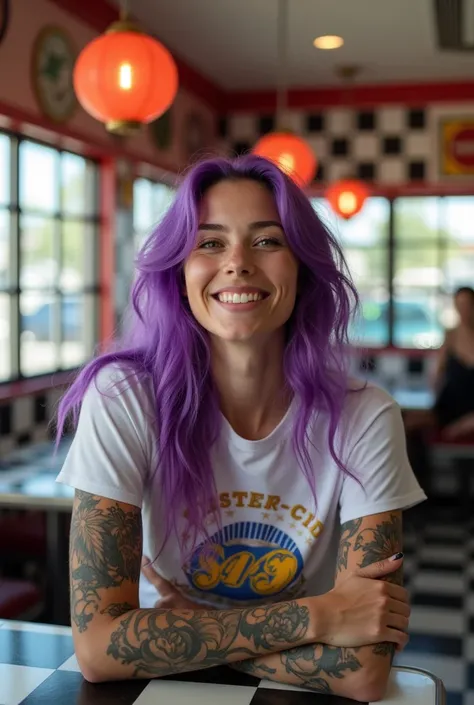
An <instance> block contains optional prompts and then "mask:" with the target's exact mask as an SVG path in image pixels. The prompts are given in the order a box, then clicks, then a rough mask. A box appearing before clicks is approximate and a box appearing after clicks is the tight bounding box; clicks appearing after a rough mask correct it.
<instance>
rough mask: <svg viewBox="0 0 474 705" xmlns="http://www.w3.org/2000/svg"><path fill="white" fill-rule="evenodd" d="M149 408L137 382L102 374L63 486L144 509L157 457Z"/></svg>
mask: <svg viewBox="0 0 474 705" xmlns="http://www.w3.org/2000/svg"><path fill="white" fill-rule="evenodd" d="M146 408H147V399H146V395H145V393H144V391H143V390H141V387H140V385H139V384H138V382H136V380H134V379H132V378H130V376H129V377H128V379H126V378H125V376H124V374H123V373H120V372H117V370H116V369H114V368H112V369H111V368H110V367H109V368H104V369H103V370H101V371H100V372H99V374H98V375H97V378H96V380H95V381H93V382H91V384H90V385H89V388H88V389H87V391H86V393H85V396H84V399H83V402H82V406H81V411H80V415H79V422H78V426H77V429H76V433H75V436H74V440H73V442H72V444H71V448H70V450H69V453H68V455H67V457H66V460H65V463H64V465H63V467H62V470H61V472H60V473H59V475H58V477H57V482H61V483H63V484H66V485H70V486H72V487H74V488H75V489H78V490H82V491H83V492H89V493H91V494H96V495H100V496H103V497H107V498H109V499H114V500H117V501H119V502H126V503H127V504H133V505H134V506H137V507H139V508H141V506H142V501H143V494H144V487H145V484H146V480H147V475H148V472H149V466H150V460H149V458H150V457H151V456H150V448H149V445H150V441H149V438H148V436H147V431H146Z"/></svg>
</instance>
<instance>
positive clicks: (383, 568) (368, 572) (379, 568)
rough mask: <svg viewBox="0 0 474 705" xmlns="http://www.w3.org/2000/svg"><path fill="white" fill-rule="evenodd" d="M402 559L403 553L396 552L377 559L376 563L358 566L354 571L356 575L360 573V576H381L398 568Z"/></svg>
mask: <svg viewBox="0 0 474 705" xmlns="http://www.w3.org/2000/svg"><path fill="white" fill-rule="evenodd" d="M402 561H403V553H396V554H395V555H394V556H391V557H390V558H386V559H385V560H383V561H377V563H372V564H371V565H368V566H366V567H365V568H360V569H359V570H357V571H356V575H360V576H361V577H362V578H381V577H383V576H384V575H389V574H390V573H394V572H395V571H396V570H398V569H399V568H400V566H401V564H402Z"/></svg>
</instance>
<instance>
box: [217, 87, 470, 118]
mask: <svg viewBox="0 0 474 705" xmlns="http://www.w3.org/2000/svg"><path fill="white" fill-rule="evenodd" d="M468 101H472V102H474V82H472V81H470V82H467V81H464V82H458V83H453V82H450V83H394V84H388V85H387V84H384V85H371V86H351V87H350V88H341V87H338V88H334V87H327V88H293V89H291V90H290V91H289V94H288V103H289V106H290V107H291V108H295V109H318V108H326V107H330V106H341V107H342V106H346V105H350V106H354V107H371V106H376V105H383V104H390V103H393V104H398V105H406V106H411V107H416V106H422V105H427V104H429V103H456V102H457V103H465V102H468ZM275 109H276V93H275V91H241V92H233V93H228V94H227V112H229V113H233V112H242V111H245V112H265V111H268V112H274V111H275Z"/></svg>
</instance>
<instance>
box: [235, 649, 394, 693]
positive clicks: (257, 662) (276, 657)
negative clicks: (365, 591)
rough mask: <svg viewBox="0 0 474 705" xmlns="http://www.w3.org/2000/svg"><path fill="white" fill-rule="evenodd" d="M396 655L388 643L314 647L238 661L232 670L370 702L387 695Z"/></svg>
mask: <svg viewBox="0 0 474 705" xmlns="http://www.w3.org/2000/svg"><path fill="white" fill-rule="evenodd" d="M392 654H393V646H392V645H385V644H374V645H371V646H363V647H360V648H357V649H356V648H345V647H337V646H329V645H327V644H311V645H308V646H303V647H300V648H295V649H290V650H288V651H282V652H280V653H276V654H270V655H268V656H262V657H258V658H254V659H247V660H245V661H238V662H234V663H233V664H232V668H233V669H235V670H238V671H242V672H244V673H248V674H250V675H254V676H256V677H257V678H266V679H268V680H272V681H277V682H279V683H286V684H289V685H296V686H299V687H301V688H308V689H311V690H314V691H315V692H318V693H327V694H332V695H339V696H341V697H349V698H353V699H355V700H360V701H364V702H367V701H374V700H379V699H380V698H382V697H383V696H384V693H385V689H386V683H387V680H388V676H389V673H390V665H391V660H392Z"/></svg>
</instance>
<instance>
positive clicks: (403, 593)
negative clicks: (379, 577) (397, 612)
mask: <svg viewBox="0 0 474 705" xmlns="http://www.w3.org/2000/svg"><path fill="white" fill-rule="evenodd" d="M384 585H385V587H386V590H387V593H386V594H388V596H389V597H390V598H391V599H392V600H398V601H399V602H406V603H408V602H409V601H410V596H409V594H408V590H407V589H406V588H404V587H402V586H401V585H393V584H392V583H384Z"/></svg>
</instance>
